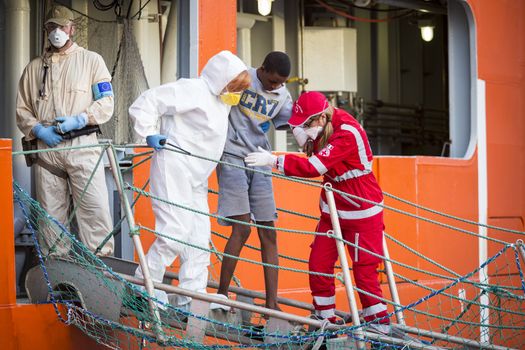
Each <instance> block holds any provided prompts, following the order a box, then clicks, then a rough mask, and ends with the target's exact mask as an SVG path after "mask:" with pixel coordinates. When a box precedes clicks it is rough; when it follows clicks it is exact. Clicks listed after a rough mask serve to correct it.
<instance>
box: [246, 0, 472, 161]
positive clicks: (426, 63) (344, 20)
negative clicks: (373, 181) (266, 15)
mask: <svg viewBox="0 0 525 350" xmlns="http://www.w3.org/2000/svg"><path fill="white" fill-rule="evenodd" d="M321 3H323V4H324V5H326V6H324V5H322V4H321ZM408 6H410V7H408ZM284 18H285V22H286V23H287V24H286V26H287V27H293V26H296V28H298V31H299V33H298V35H297V36H296V37H294V36H290V35H287V36H286V51H287V53H289V54H290V55H291V57H292V66H294V69H295V70H294V74H296V75H297V76H298V78H299V79H297V80H296V81H303V82H304V81H305V80H306V79H308V81H309V83H308V84H306V85H299V84H297V83H295V84H294V83H292V84H288V85H287V86H288V88H289V89H290V90H291V91H292V95H293V96H294V98H295V97H297V96H298V94H299V93H300V91H302V90H303V89H304V90H321V91H322V92H323V93H325V94H326V95H327V96H328V97H329V98H330V100H331V101H332V102H333V104H335V105H337V106H339V107H341V108H344V109H346V110H348V111H350V112H351V113H352V114H353V115H354V116H355V117H356V118H357V119H358V120H359V121H360V122H361V123H362V125H363V126H364V127H365V130H366V131H367V133H368V135H369V139H370V144H371V146H372V149H373V151H374V153H375V154H377V155H423V156H425V155H426V156H444V157H456V158H463V157H469V155H470V154H471V151H472V149H473V145H474V143H475V142H474V141H475V133H474V131H475V125H474V124H473V123H474V122H475V118H474V117H473V116H472V114H473V113H474V112H475V108H474V106H475V87H476V78H477V77H476V71H477V67H476V61H475V60H476V54H475V52H476V51H475V50H476V48H475V28H474V20H473V15H472V12H471V10H470V8H469V7H468V4H467V3H466V2H465V1H461V0H450V1H448V2H446V3H445V2H443V1H437V0H436V1H434V0H431V1H425V2H413V3H412V2H407V1H396V0H388V1H386V0H385V1H383V0H377V1H368V2H367V1H364V2H363V3H362V5H361V6H356V5H355V3H352V2H343V1H329V0H326V1H325V0H322V1H316V0H304V1H297V2H296V3H295V4H294V2H286V5H285V16H284ZM295 18H300V20H299V21H297V20H295ZM363 19H364V20H363ZM294 21H296V22H294ZM294 23H296V24H294ZM319 27H322V28H319ZM430 28H432V30H430ZM316 29H319V30H316ZM325 29H330V30H325ZM339 29H342V30H339ZM347 29H350V31H349V30H347ZM354 30H355V33H356V40H355V42H356V43H355V44H354V43H353V42H350V41H349V40H350V39H348V40H347V38H351V39H352V38H353V34H352V31H354ZM322 31H325V32H326V33H327V34H326V36H325V37H323V39H322V40H321V43H322V45H321V46H322V47H323V48H322V49H320V50H318V51H320V52H324V53H326V55H328V53H332V54H330V57H329V59H328V58H326V59H324V60H322V61H323V62H325V63H326V66H325V65H323V64H320V63H319V64H311V62H310V61H311V60H310V61H308V59H307V58H305V55H306V54H308V52H311V51H312V45H311V40H313V39H312V38H317V37H319V36H322V35H323V33H321V32H322ZM312 33H314V35H312ZM334 33H335V34H334ZM274 35H276V34H275V33H274ZM260 39H261V38H259V37H257V34H256V33H252V37H251V40H252V41H253V42H259V40H260ZM309 40H310V41H309ZM316 40H318V39H316ZM352 40H354V39H352ZM330 45H332V46H330ZM341 47H344V48H343V49H341ZM337 53H341V55H340V58H338V57H335V56H336V54H337ZM352 55H355V56H352ZM317 61H319V60H317ZM344 65H345V66H346V68H345V69H343V68H341V67H342V66H344ZM352 65H354V66H356V69H355V70H354V69H352V68H351V66H352ZM295 67H296V68H295ZM327 67H332V68H334V67H337V68H338V69H339V70H340V71H341V74H339V75H338V77H340V79H336V80H335V81H333V84H332V85H333V86H331V85H330V82H329V81H316V77H321V78H322V77H327V76H329V74H319V72H321V73H323V72H326V69H328V68H327ZM354 71H355V73H354ZM352 74H355V75H356V76H352ZM343 78H344V79H343ZM354 79H355V81H356V82H357V83H356V84H354V83H353V82H354ZM287 145H288V147H287V150H288V151H297V150H298V146H297V144H296V143H295V140H294V139H293V136H291V135H289V137H288V142H287Z"/></svg>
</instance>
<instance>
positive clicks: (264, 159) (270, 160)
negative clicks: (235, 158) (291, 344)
mask: <svg viewBox="0 0 525 350" xmlns="http://www.w3.org/2000/svg"><path fill="white" fill-rule="evenodd" d="M257 149H258V150H259V152H252V153H250V154H248V156H246V158H244V162H245V163H246V165H248V166H268V165H269V166H271V167H273V168H275V167H276V166H277V156H274V155H273V154H271V153H270V152H268V151H267V150H265V149H264V148H262V147H261V146H259V147H257Z"/></svg>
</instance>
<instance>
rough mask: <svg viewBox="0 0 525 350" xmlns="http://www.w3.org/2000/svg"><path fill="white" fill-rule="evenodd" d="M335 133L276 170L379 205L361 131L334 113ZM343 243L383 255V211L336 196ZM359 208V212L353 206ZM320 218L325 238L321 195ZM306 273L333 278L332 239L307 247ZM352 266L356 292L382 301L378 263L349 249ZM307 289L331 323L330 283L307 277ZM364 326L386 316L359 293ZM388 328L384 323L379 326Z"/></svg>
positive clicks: (369, 154)
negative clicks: (315, 179) (316, 180)
mask: <svg viewBox="0 0 525 350" xmlns="http://www.w3.org/2000/svg"><path fill="white" fill-rule="evenodd" d="M332 125H333V128H334V133H333V134H332V136H331V137H330V138H329V139H328V142H327V144H326V146H325V147H324V148H323V149H321V150H319V149H318V146H317V143H318V140H319V139H320V138H318V139H317V140H316V141H315V144H314V145H315V148H314V150H315V151H314V154H313V155H312V156H311V157H310V158H308V159H306V158H302V157H299V156H296V155H285V156H280V157H279V159H278V168H279V170H281V171H282V172H284V173H285V174H286V175H290V176H300V177H317V176H319V175H323V176H324V179H323V183H331V184H332V186H333V188H334V189H337V190H340V191H343V192H346V193H350V194H353V195H356V196H359V197H361V198H365V199H368V200H371V201H374V202H376V203H382V201H383V194H382V192H381V188H380V187H379V185H378V183H377V181H376V179H375V177H374V174H373V173H372V158H373V156H372V151H371V149H370V145H369V143H368V138H367V136H366V133H365V131H364V130H363V128H362V127H361V125H360V124H359V123H358V122H357V120H355V119H354V118H353V117H352V116H351V115H350V114H348V113H346V112H345V111H343V110H341V109H337V108H334V114H333V115H332ZM334 197H335V203H336V207H337V211H338V215H339V220H340V224H341V230H342V235H343V238H344V239H345V240H347V241H349V242H352V243H356V244H357V245H358V246H359V247H362V248H365V249H367V250H369V251H372V252H374V253H377V254H379V255H383V245H382V239H383V229H384V225H383V210H382V207H380V206H377V205H374V204H369V203H365V202H363V201H360V200H357V199H352V201H354V204H352V203H351V202H350V201H348V200H347V199H345V198H343V197H342V196H341V195H339V194H337V193H334ZM356 204H357V205H359V207H358V206H356ZM319 206H320V210H321V218H320V220H319V223H318V225H317V230H316V231H317V232H320V233H326V232H327V231H329V230H331V229H332V224H331V221H330V212H329V210H328V204H327V201H326V194H325V192H324V190H323V191H322V192H321V198H320V203H319ZM311 248H312V250H311V253H310V259H309V268H310V271H314V272H322V273H326V274H333V273H334V265H335V263H336V261H337V258H338V254H337V248H336V244H335V240H334V239H333V238H329V237H326V236H316V237H315V239H314V242H313V243H312V245H311ZM348 250H349V253H350V256H351V258H352V261H353V273H354V279H355V283H356V285H357V288H359V289H362V290H364V291H367V292H369V293H371V294H373V295H376V296H378V297H382V292H381V288H380V286H379V280H378V272H377V267H378V265H379V263H380V261H381V259H380V258H377V257H375V256H373V255H371V254H369V253H366V252H364V251H362V250H359V251H358V252H356V249H355V248H354V247H351V246H348ZM310 289H311V290H312V296H313V304H314V307H315V310H316V315H318V316H320V317H322V318H331V317H333V316H334V311H335V284H334V279H333V278H329V277H322V276H317V275H310ZM359 299H360V301H361V304H362V306H363V316H364V317H365V320H366V321H372V320H374V319H376V318H380V317H383V316H386V315H387V311H386V310H387V309H386V305H385V304H384V303H382V302H381V301H380V300H378V299H377V298H375V297H371V296H368V295H365V294H362V293H359ZM380 322H381V323H389V320H388V318H385V319H384V320H381V321H380Z"/></svg>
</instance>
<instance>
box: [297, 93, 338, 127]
mask: <svg viewBox="0 0 525 350" xmlns="http://www.w3.org/2000/svg"><path fill="white" fill-rule="evenodd" d="M328 107H329V104H328V100H327V99H326V97H325V96H324V95H323V94H322V93H320V92H317V91H309V92H304V93H303V94H302V95H301V96H299V98H298V99H297V101H295V102H294V104H293V108H292V116H291V117H290V120H289V121H288V124H290V125H291V126H293V127H295V126H301V125H303V124H304V123H305V122H306V121H307V120H308V119H310V117H312V116H314V115H317V114H320V113H322V112H324V111H325V110H326V109H327V108H328Z"/></svg>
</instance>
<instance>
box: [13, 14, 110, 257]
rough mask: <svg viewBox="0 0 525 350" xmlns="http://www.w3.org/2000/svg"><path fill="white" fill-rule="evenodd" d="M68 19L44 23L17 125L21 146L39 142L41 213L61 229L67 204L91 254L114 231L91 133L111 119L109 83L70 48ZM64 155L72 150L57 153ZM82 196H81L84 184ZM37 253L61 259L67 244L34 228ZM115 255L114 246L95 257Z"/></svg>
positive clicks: (94, 62)
mask: <svg viewBox="0 0 525 350" xmlns="http://www.w3.org/2000/svg"><path fill="white" fill-rule="evenodd" d="M73 20H74V16H73V12H71V11H70V10H69V9H68V8H67V7H64V6H60V5H55V6H53V7H51V9H50V10H49V12H48V13H47V16H46V21H45V25H44V27H45V30H46V32H47V38H48V41H49V46H48V47H47V48H46V49H45V51H44V54H43V55H42V56H40V57H37V58H35V59H33V60H32V61H31V62H30V63H29V64H28V65H27V66H26V67H25V69H24V72H23V73H22V77H21V78H20V83H19V86H18V95H17V101H16V122H17V125H18V128H19V129H20V130H21V131H22V133H23V134H24V136H25V139H26V140H27V141H31V140H33V141H34V140H37V147H38V149H39V150H45V149H49V148H54V149H56V150H57V151H56V152H42V153H39V154H38V160H37V161H36V166H35V167H34V170H35V173H34V174H35V185H36V196H37V199H38V201H39V202H40V204H41V206H42V207H43V208H44V209H45V210H46V211H47V212H48V213H49V214H50V215H51V216H53V217H54V218H55V219H56V220H57V221H58V222H60V223H61V224H64V225H66V224H67V221H68V215H69V213H68V209H70V204H71V203H70V202H71V201H70V196H72V198H73V200H74V203H75V205H76V206H77V207H78V208H77V211H76V219H77V223H78V230H79V232H78V233H79V236H80V239H81V240H82V242H83V243H84V244H85V245H86V247H87V248H88V249H90V250H91V251H95V250H96V249H97V248H98V246H99V245H100V244H101V243H102V242H103V240H104V238H105V237H106V236H107V235H108V234H109V233H110V232H111V230H112V229H113V221H112V219H111V215H110V211H109V200H108V195H107V187H106V180H105V176H104V167H103V166H101V165H99V166H98V167H97V170H96V171H95V172H94V173H93V171H94V170H95V166H96V164H97V161H98V159H99V157H100V153H101V152H102V149H101V148H97V147H91V148H80V147H81V146H87V145H93V144H97V143H98V140H97V134H96V130H98V127H97V125H100V124H104V123H106V122H107V121H109V120H110V118H111V116H112V115H113V91H112V87H111V75H110V74H109V72H108V69H107V68H106V65H105V63H104V60H103V59H102V57H101V56H100V55H99V54H97V53H95V52H93V51H89V50H86V49H84V48H82V47H80V46H78V45H77V44H76V43H75V42H73V39H72V38H73V35H74V33H75V25H74V22H73ZM65 147H79V148H78V149H69V150H61V149H62V148H65ZM92 173H93V177H92V178H91V183H90V184H89V186H87V188H86V191H85V193H83V190H84V188H85V186H86V184H87V183H88V182H89V180H90V177H91V175H92ZM38 229H39V234H40V237H39V238H40V242H41V248H42V250H43V252H44V253H45V254H50V255H59V256H63V255H66V254H67V253H68V252H69V250H70V248H71V242H70V241H69V240H68V239H67V238H64V236H63V235H61V231H60V229H58V228H57V227H52V225H50V224H49V223H46V222H44V221H42V222H40V223H39V228H38ZM112 253H113V238H111V239H110V240H109V241H108V242H107V243H106V244H105V245H104V246H103V247H102V248H101V249H100V252H97V254H99V255H111V254H112Z"/></svg>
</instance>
